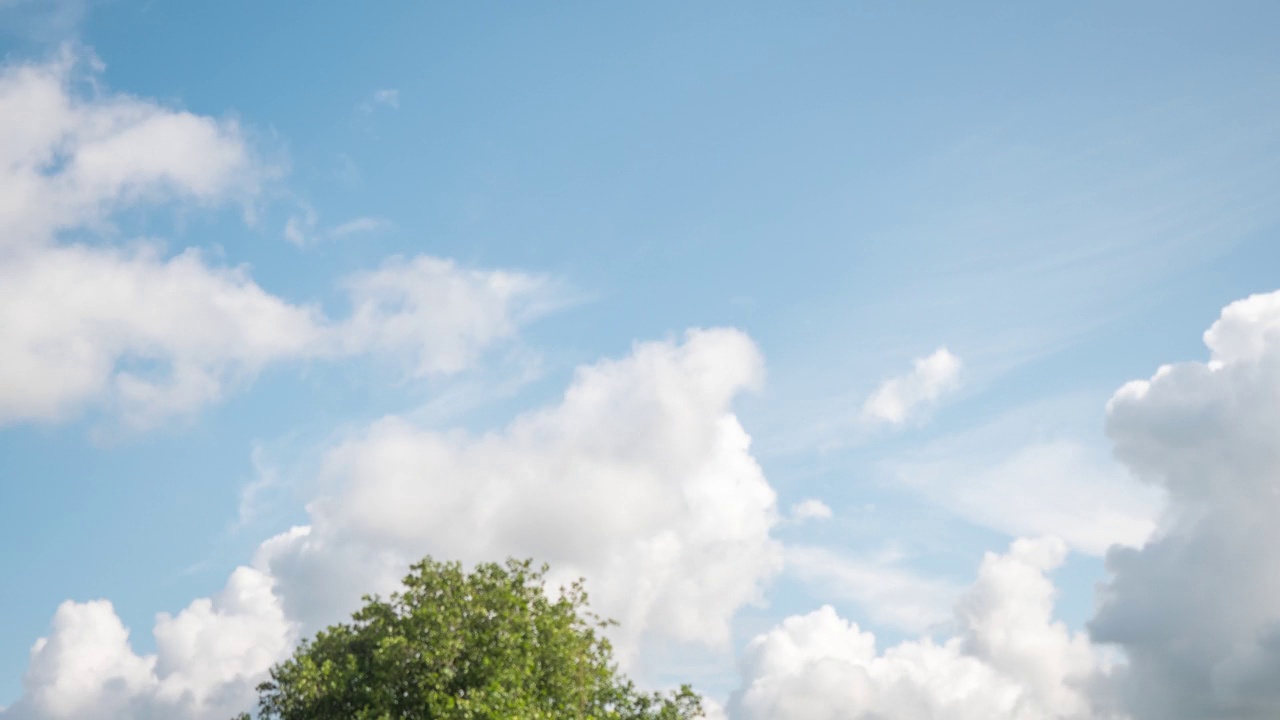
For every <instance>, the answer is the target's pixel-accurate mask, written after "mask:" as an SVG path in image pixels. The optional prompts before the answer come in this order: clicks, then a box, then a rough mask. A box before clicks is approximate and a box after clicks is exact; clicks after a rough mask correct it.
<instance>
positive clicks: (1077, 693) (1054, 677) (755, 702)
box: [729, 539, 1104, 720]
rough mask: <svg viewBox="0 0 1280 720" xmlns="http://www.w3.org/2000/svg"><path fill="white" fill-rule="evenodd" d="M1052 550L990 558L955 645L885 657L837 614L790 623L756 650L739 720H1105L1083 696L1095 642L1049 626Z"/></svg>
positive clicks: (960, 615) (901, 649) (1059, 547)
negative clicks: (1087, 719) (1089, 719)
mask: <svg viewBox="0 0 1280 720" xmlns="http://www.w3.org/2000/svg"><path fill="white" fill-rule="evenodd" d="M1065 553H1066V546H1065V544H1064V543H1062V542H1061V541H1059V540H1056V539H1041V540H1026V539H1023V540H1018V541H1016V542H1014V543H1013V545H1012V546H1011V547H1010V549H1009V551H1008V552H1007V553H1006V554H1004V555H996V554H992V553H988V554H987V556H986V557H985V558H984V560H983V562H982V566H981V568H980V569H979V571H978V578H977V580H976V581H975V583H974V584H973V586H972V587H970V588H969V590H968V591H967V592H966V593H965V594H964V596H963V597H962V598H961V600H960V601H959V603H958V604H957V606H956V610H955V617H954V621H955V626H956V629H957V632H956V635H955V636H953V637H951V638H950V639H948V640H946V641H945V642H941V643H939V642H935V641H934V640H932V639H923V640H913V641H907V642H903V643H901V644H899V645H895V646H893V647H890V648H887V649H885V650H883V651H881V650H878V649H877V647H876V640H875V637H874V636H873V635H872V634H871V633H869V632H865V631H863V630H861V629H860V628H859V627H858V626H857V625H856V624H854V623H852V622H850V621H848V620H845V619H843V618H841V617H840V616H839V615H838V614H837V613H836V612H835V610H834V609H832V608H831V607H830V606H826V607H823V608H821V609H819V610H816V611H814V612H812V613H809V614H808V615H799V616H793V617H789V618H787V619H786V620H784V621H783V622H782V623H781V624H780V625H778V626H777V627H776V628H774V629H773V630H770V631H769V632H767V633H764V634H762V635H760V636H758V637H756V638H755V639H754V640H752V641H751V642H750V643H749V644H748V645H747V648H746V650H745V652H744V654H743V658H742V663H741V673H742V685H741V687H740V689H739V690H737V691H736V692H735V693H734V695H733V697H732V698H731V700H730V703H729V716H730V717H732V718H735V719H736V720H879V719H881V718H894V720H1005V719H1008V720H1015V719H1016V720H1050V719H1054V720H1067V719H1079V720H1085V719H1086V718H1091V719H1096V718H1102V717H1104V715H1100V714H1097V713H1096V712H1095V711H1094V709H1093V708H1092V707H1091V704H1090V702H1089V696H1088V693H1087V692H1086V690H1085V688H1086V686H1087V685H1088V684H1089V683H1091V682H1092V681H1093V679H1094V678H1095V677H1097V676H1098V675H1099V674H1100V673H1101V672H1102V669H1103V665H1102V664H1101V663H1100V661H1099V658H1098V654H1097V653H1096V652H1095V650H1094V649H1093V648H1092V647H1091V646H1090V644H1089V641H1088V639H1087V638H1086V637H1085V636H1084V635H1083V634H1079V633H1071V632H1069V631H1068V630H1067V628H1066V627H1065V626H1064V625H1063V624H1062V623H1060V622H1055V621H1054V620H1053V619H1052V609H1053V597H1054V588H1053V584H1052V582H1051V581H1050V580H1049V578H1048V577H1046V573H1047V572H1048V571H1049V570H1052V569H1053V568H1054V567H1056V566H1057V565H1058V564H1059V563H1061V562H1062V560H1063V557H1064V556H1065Z"/></svg>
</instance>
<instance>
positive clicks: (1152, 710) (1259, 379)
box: [1090, 293, 1280, 720]
mask: <svg viewBox="0 0 1280 720" xmlns="http://www.w3.org/2000/svg"><path fill="white" fill-rule="evenodd" d="M1204 339H1205V343H1206V344H1207V345H1208V347H1209V350H1210V351H1211V355H1210V359H1209V360H1208V361H1207V362H1188V363H1181V364H1178V365H1172V366H1166V367H1162V368H1160V369H1159V370H1158V371H1157V372H1156V373H1155V375H1154V376H1153V377H1152V378H1151V379H1150V380H1145V381H1136V382H1133V383H1130V384H1128V385H1126V386H1125V387H1123V388H1121V389H1120V390H1119V391H1117V392H1116V394H1115V396H1114V397H1113V398H1112V400H1111V402H1110V404H1109V408H1108V418H1107V433H1108V435H1109V436H1110V437H1111V439H1112V440H1113V441H1114V443H1115V451H1116V456H1117V457H1118V458H1119V459H1120V460H1121V461H1122V462H1124V463H1125V464H1126V465H1128V466H1129V468H1130V469H1131V470H1132V471H1133V472H1134V474H1135V475H1136V476H1138V477H1140V478H1142V479H1144V480H1146V481H1148V482H1151V483H1153V484H1155V485H1157V486H1158V487H1160V488H1162V489H1163V490H1164V491H1166V492H1167V494H1168V498H1169V502H1168V510H1167V512H1166V513H1165V515H1164V516H1163V518H1162V520H1161V525H1160V528H1159V530H1158V531H1157V534H1156V535H1155V537H1154V538H1153V539H1152V540H1151V542H1149V543H1148V544H1146V545H1145V546H1143V547H1142V548H1141V549H1117V550H1115V551H1113V552H1112V553H1111V554H1110V555H1109V556H1108V559H1107V560H1108V568H1109V570H1110V572H1111V574H1112V577H1111V579H1110V581H1109V583H1108V584H1107V585H1106V586H1105V587H1104V588H1103V591H1102V595H1101V606H1100V608H1099V610H1098V613H1097V615H1096V617H1095V618H1094V620H1093V621H1092V623H1091V624H1090V629H1091V631H1092V633H1093V635H1094V637H1095V638H1096V639H1097V640H1098V641H1102V642H1111V643H1116V644H1118V645H1119V646H1120V647H1121V648H1123V649H1124V651H1125V653H1126V654H1127V656H1128V657H1129V661H1130V665H1129V670H1128V672H1127V673H1126V674H1125V675H1124V676H1123V677H1122V678H1121V679H1120V681H1119V682H1117V683H1116V686H1115V687H1114V691H1115V692H1116V695H1117V698H1118V700H1119V702H1121V703H1122V705H1123V707H1125V708H1127V709H1128V710H1130V711H1131V712H1132V714H1133V716H1134V718H1135V719H1136V720H1153V719H1155V718H1159V719H1160V720H1181V719H1182V718H1187V719H1188V720H1189V719H1191V718H1207V717H1231V718H1240V719H1242V720H1254V719H1257V720H1261V719H1262V718H1274V717H1277V716H1280V689H1278V686H1277V684H1276V682H1275V679H1276V677H1278V676H1280V642H1278V640H1277V639H1278V638H1280V524H1278V523H1277V522H1276V518H1277V517H1280V483H1278V481H1277V478H1280V443H1277V442H1276V438H1275V435H1276V433H1275V429H1276V428H1277V427H1280V293H1271V294H1267V295H1255V296H1253V297H1250V298H1247V299H1245V300H1241V301H1239V302H1236V303H1233V304H1231V305H1229V306H1228V307H1227V308H1225V309H1224V310H1223V312H1222V315H1221V317H1220V318H1219V319H1218V321H1217V322H1215V323H1214V325H1213V326H1212V327H1211V328H1210V329H1209V331H1208V332H1206V333H1205V336H1204Z"/></svg>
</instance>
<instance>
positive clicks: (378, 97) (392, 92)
mask: <svg viewBox="0 0 1280 720" xmlns="http://www.w3.org/2000/svg"><path fill="white" fill-rule="evenodd" d="M399 107H400V91H399V90H398V89H396V88H383V89H381V90H375V91H373V93H372V94H371V95H369V97H367V98H365V99H364V100H361V101H360V103H359V104H358V105H356V112H357V113H359V114H360V115H363V116H366V117H367V116H369V115H372V114H373V113H374V112H375V111H376V110H377V109H378V108H391V109H392V110H395V109H398V108H399Z"/></svg>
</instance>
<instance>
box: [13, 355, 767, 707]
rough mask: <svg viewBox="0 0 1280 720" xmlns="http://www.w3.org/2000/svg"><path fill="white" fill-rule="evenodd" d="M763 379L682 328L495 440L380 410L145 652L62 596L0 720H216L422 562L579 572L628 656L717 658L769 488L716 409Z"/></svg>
mask: <svg viewBox="0 0 1280 720" xmlns="http://www.w3.org/2000/svg"><path fill="white" fill-rule="evenodd" d="M762 373H763V365H762V361H761V358H760V355H759V353H758V351H757V349H756V347H755V345H754V344H753V343H752V342H751V341H750V339H748V338H747V337H746V336H745V335H743V334H741V333H739V332H737V331H733V330H706V331H691V332H690V333H688V334H687V336H686V338H685V340H684V342H682V343H675V342H655V343H646V344H641V345H637V346H636V347H635V349H634V351H633V352H632V354H631V355H630V356H628V357H626V358H624V359H621V360H614V361H603V362H600V363H597V364H595V365H591V366H586V367H582V368H579V370H578V371H577V373H576V376H575V379H574V381H573V384H572V385H571V386H570V387H569V389H568V390H567V391H566V392H565V395H564V398H563V399H562V400H561V401H560V403H558V404H556V405H553V406H551V407H547V408H545V409H542V410H538V411H534V412H530V413H527V414H525V415H523V416H521V417H519V418H517V419H516V420H515V421H514V422H512V423H511V424H510V425H509V426H508V427H507V428H506V429H504V430H502V431H501V432H495V433H489V434H486V435H482V436H477V437H469V436H466V435H462V434H459V433H438V432H433V431H430V430H426V429H422V428H419V427H415V426H414V425H412V424H411V423H409V422H408V421H406V420H404V419H402V418H397V417H389V418H385V419H383V420H380V421H378V422H377V423H375V424H373V425H372V426H371V427H369V428H367V429H366V430H365V431H363V432H361V433H359V434H357V435H355V436H353V437H351V438H349V439H348V440H347V441H345V442H342V443H341V444H339V445H338V446H336V447H334V448H333V449H332V450H331V451H330V452H329V453H328V454H327V456H326V457H325V458H324V461H323V467H324V471H323V473H322V477H321V478H320V479H319V484H320V486H321V487H323V488H326V491H325V492H323V493H322V494H321V495H320V497H318V498H316V499H315V500H314V501H313V502H312V503H311V504H310V505H309V506H308V508H309V512H310V514H311V521H312V522H311V525H310V526H307V527H299V528H294V529H293V530H290V531H289V532H286V533H283V534H281V535H279V536H277V537H274V538H271V539H269V540H267V541H266V542H264V543H263V544H262V546H261V547H260V548H259V550H258V553H257V556H256V558H255V560H254V563H253V568H240V569H238V570H237V571H236V572H235V573H234V574H233V575H232V577H231V580H230V581H229V582H228V585H227V589H226V590H224V591H223V592H222V593H221V594H220V595H218V596H217V597H215V598H212V599H201V600H197V601H195V602H193V603H192V604H191V605H190V606H189V607H188V608H187V609H186V610H184V611H183V612H181V613H179V614H178V615H177V616H174V617H169V616H167V615H161V616H159V618H158V619H157V622H156V627H155V631H154V632H155V637H156V648H157V649H156V654H155V655H147V656H139V655H137V654H136V653H135V652H134V651H133V650H132V648H131V647H130V646H129V643H128V633H127V631H126V630H125V629H124V627H123V626H122V624H121V623H120V620H119V619H118V618H117V617H116V615H115V613H114V612H113V611H112V609H111V606H110V604H109V603H107V602H105V601H98V602H90V603H74V602H68V603H65V604H64V605H63V606H62V608H60V609H59V611H58V614H57V616H56V617H55V619H54V632H53V633H52V634H51V635H50V636H49V638H48V639H46V640H41V641H40V642H39V643H37V644H36V647H35V648H34V649H33V651H32V656H31V665H30V667H31V669H30V671H29V673H28V675H27V680H26V683H25V685H24V694H23V697H22V698H21V699H20V700H19V702H18V703H17V704H16V705H14V706H13V707H11V708H9V709H8V710H6V711H3V712H0V718H3V719H4V720H52V719H53V718H62V719H64V720H107V719H108V718H117V717H132V718H146V719H148V720H150V719H151V718H154V719H155V720H160V718H169V719H173V718H181V719H182V720H206V719H209V720H212V719H213V718H217V720H225V718H226V717H229V716H230V715H231V714H233V713H234V712H235V711H238V710H240V709H244V708H246V707H248V706H249V705H250V703H251V700H252V687H253V685H254V682H256V681H257V680H260V679H261V678H262V676H263V673H264V671H265V670H266V669H267V668H268V667H269V666H270V665H271V664H272V663H273V662H275V661H276V660H278V659H279V658H281V657H282V656H283V655H284V654H287V652H288V650H289V648H290V647H291V646H292V645H291V644H292V642H293V639H294V638H295V637H296V636H297V634H298V633H297V632H295V630H296V629H297V628H298V625H297V623H301V629H302V631H304V632H306V633H308V634H309V633H310V632H312V631H314V630H316V629H318V628H319V627H321V626H323V625H325V624H328V623H330V622H334V621H337V620H340V619H342V617H343V616H345V615H346V614H347V613H349V612H350V611H351V610H353V609H355V607H356V606H357V604H358V602H359V596H360V595H361V594H364V593H368V592H384V593H385V592H387V591H389V590H392V589H393V588H394V585H395V584H396V583H397V581H398V580H399V579H400V577H401V576H402V575H403V574H404V572H405V571H406V568H407V566H408V564H409V563H410V562H411V561H413V560H416V559H418V558H420V557H421V556H422V555H424V554H432V555H435V556H437V557H441V558H450V559H461V560H464V561H466V562H476V561H487V560H493V559H495V558H501V557H504V556H508V555H515V556H533V557H535V558H537V559H539V560H545V561H548V562H550V563H552V567H553V569H554V571H555V573H556V576H555V578H554V580H555V581H568V580H570V579H573V578H576V577H578V576H585V577H586V578H587V580H588V583H589V584H588V588H589V590H590V591H591V595H592V607H593V608H594V609H596V610H597V611H599V612H601V613H603V614H605V615H606V616H611V617H615V618H617V619H619V620H621V621H622V622H623V625H622V627H621V629H620V631H619V632H620V634H619V635H618V636H617V638H616V639H617V640H618V641H620V649H621V651H622V653H623V657H624V658H626V659H629V658H633V657H635V654H636V652H637V650H638V649H639V647H640V644H641V642H643V643H645V644H651V643H659V642H664V641H671V642H674V643H677V644H681V643H692V644H694V645H700V646H706V647H711V648H715V649H719V650H724V649H726V644H727V643H728V640H729V622H730V620H731V618H732V617H733V615H734V614H735V613H736V612H737V611H738V610H739V609H740V608H741V607H742V606H743V605H745V604H748V603H752V602H756V601H758V600H760V598H761V592H762V589H763V586H764V585H765V584H766V583H767V582H768V580H769V579H770V578H771V577H772V576H773V575H774V574H775V573H776V572H777V571H778V569H779V568H780V565H781V560H782V558H781V551H780V549H779V547H778V545H777V543H776V542H775V541H774V540H773V539H771V537H770V530H771V528H772V527H773V526H774V525H775V523H776V521H777V517H776V509H775V497H774V493H773V490H772V489H771V488H770V487H769V485H768V483H767V482H766V481H765V479H764V476H763V474H762V472H761V470H760V467H759V466H758V465H757V464H756V462H755V460H754V459H753V458H752V456H751V454H750V451H749V445H750V439H749V437H748V436H747V434H746V433H745V431H744V430H743V429H742V427H741V426H740V425H739V424H738V421H737V419H736V418H735V417H734V415H733V414H732V411H731V404H732V402H733V399H734V398H735V397H736V396H737V395H738V394H739V393H741V392H742V391H743V390H745V389H748V388H751V387H754V386H755V385H756V384H757V383H759V382H760V380H761V376H762ZM553 585H554V582H553Z"/></svg>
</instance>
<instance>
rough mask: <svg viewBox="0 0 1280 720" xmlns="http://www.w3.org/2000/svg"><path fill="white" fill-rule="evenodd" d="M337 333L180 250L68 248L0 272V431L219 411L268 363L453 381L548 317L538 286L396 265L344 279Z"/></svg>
mask: <svg viewBox="0 0 1280 720" xmlns="http://www.w3.org/2000/svg"><path fill="white" fill-rule="evenodd" d="M347 283H348V289H349V295H350V298H351V303H352V314H351V315H350V317H348V318H345V319H343V320H341V321H334V320H331V319H329V318H326V317H324V316H323V315H322V314H321V313H320V312H319V310H317V309H315V308H312V307H308V306H301V305H295V304H291V303H289V302H287V301H285V300H282V299H281V298H278V297H276V296H274V295H271V294H270V293H268V292H266V291H265V290H263V289H262V288H261V287H259V286H258V285H257V284H256V283H254V282H253V280H251V279H250V278H249V276H248V273H247V271H246V270H245V269H244V268H219V267H216V266H210V265H209V264H208V263H207V262H206V261H205V259H204V258H203V257H202V256H201V254H200V253H199V252H197V251H195V250H188V251H186V252H183V253H181V254H179V255H177V256H174V257H169V258H166V257H164V256H162V255H161V254H160V253H159V251H158V250H156V249H155V248H154V247H148V246H140V247H137V248H134V249H131V250H114V249H99V248H89V247H84V246H69V247H56V248H43V249H40V250H38V251H32V252H25V253H20V254H10V255H9V256H8V257H7V258H6V259H5V260H4V261H3V262H0V319H3V322H0V369H2V370H3V372H2V373H0V424H4V423H9V422H15V421H21V420H44V421H49V420H58V419H63V418H67V417H70V416H72V415H74V414H76V413H78V412H80V411H81V410H82V409H83V408H84V407H85V406H86V405H89V404H92V403H95V402H104V401H105V402H106V403H107V405H108V406H109V407H110V408H112V409H113V410H115V411H116V412H118V413H119V414H120V416H121V417H122V418H123V419H124V420H125V421H126V423H128V424H130V425H133V426H136V427H147V426H150V425H153V424H155V423H156V422H158V421H160V420H162V419H164V418H167V417H172V416H175V415H183V414H187V413H190V412H193V411H195V410H198V409H200V408H202V407H204V406H205V405H207V404H209V403H212V402H216V401H217V400H219V399H220V398H221V397H222V395H223V393H224V389H225V387H226V385H227V383H228V382H235V381H237V380H244V379H248V378H251V377H252V376H253V375H254V374H255V373H256V372H257V371H258V370H260V369H261V368H262V367H264V366H265V365H267V364H269V363H272V362H280V361H286V360H297V359H305V358H314V357H338V356H350V355H357V354H366V353H375V354H382V355H386V356H390V357H394V358H398V359H399V360H400V362H402V364H403V365H404V366H405V368H406V370H407V372H409V373H410V374H411V375H415V376H424V375H430V374H438V373H451V372H457V371H459V370H462V369H464V368H466V367H468V366H469V365H470V364H471V363H473V362H475V361H476V359H477V357H478V355H479V353H480V352H481V351H482V350H483V349H484V348H486V347H489V346H492V345H493V344H495V343H497V342H500V341H502V340H505V339H509V338H511V337H512V336H514V334H515V332H516V329H517V328H518V327H519V325H520V324H521V323H522V322H524V321H526V320H528V319H529V318H531V317H533V316H535V315H536V314H538V313H539V312H541V311H543V310H545V309H546V307H547V305H546V304H545V302H546V298H548V297H549V296H548V295H547V293H546V292H545V291H544V290H545V281H544V280H542V279H540V278H536V277H532V276H528V275H524V274H521V273H511V272H503V271H482V270H467V269H463V268H458V267H456V266H455V265H454V264H452V263H451V262H449V261H445V260H439V259H436V258H427V257H418V258H414V259H412V260H408V261H404V260H398V259H394V260H391V261H388V262H387V263H386V264H384V265H383V266H381V267H380V268H378V269H376V270H372V271H369V272H365V273H359V274H356V275H353V276H351V277H350V278H349V279H348V281H347Z"/></svg>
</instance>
